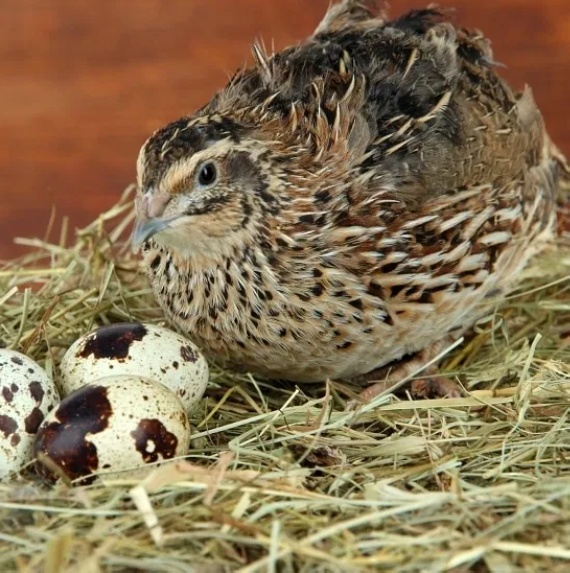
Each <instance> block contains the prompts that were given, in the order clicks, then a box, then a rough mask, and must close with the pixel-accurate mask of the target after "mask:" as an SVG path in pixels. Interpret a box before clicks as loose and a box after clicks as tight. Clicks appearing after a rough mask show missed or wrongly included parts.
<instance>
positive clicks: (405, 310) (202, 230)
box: [133, 0, 568, 400]
mask: <svg viewBox="0 0 570 573" xmlns="http://www.w3.org/2000/svg"><path fill="white" fill-rule="evenodd" d="M253 55H254V60H255V63H254V65H253V66H252V67H251V68H247V69H242V70H240V71H238V72H237V73H236V74H235V75H234V77H233V78H232V79H231V80H230V81H229V83H228V84H227V86H226V87H224V88H223V89H221V90H220V91H218V92H217V93H215V94H214V95H213V97H212V99H211V100H210V101H209V102H208V103H207V104H206V105H205V106H204V107H202V108H201V109H199V110H198V111H197V112H195V113H194V114H193V115H189V116H185V117H182V118H181V119H178V120H176V121H173V122H172V123H169V124H168V125H166V126H164V127H162V128H160V129H158V130H157V131H156V132H155V133H154V134H153V135H152V136H151V137H150V138H149V139H148V140H147V141H146V143H145V144H144V145H143V147H142V149H141V151H140V154H139V157H138V162H137V175H138V192H137V198H136V223H135V228H134V231H133V242H134V244H135V245H142V249H143V252H144V261H145V265H146V268H147V270H148V274H149V277H150V281H151V283H152V287H153V290H154V293H155V296H156V299H157V300H158V303H159V304H160V306H161V307H162V309H163V310H164V312H165V314H166V316H167V317H168V318H169V319H170V320H171V321H172V322H173V323H174V324H175V325H177V326H178V327H179V328H180V329H182V330H183V331H184V332H185V333H186V334H187V335H188V337H189V338H191V339H192V340H193V341H194V342H195V343H196V344H198V345H199V346H200V347H201V348H202V349H203V350H204V352H206V353H207V355H208V356H209V357H210V358H211V359H212V360H214V361H216V362H218V363H220V364H223V365H225V366H226V367H230V368H235V369H240V370H244V369H245V370H247V371H250V372H252V373H254V374H256V375H260V376H262V377H265V378H267V379H273V380H279V379H287V380H291V381H296V382H322V381H325V380H327V379H336V380H349V379H353V380H356V381H358V382H359V383H361V384H362V387H363V388H364V387H365V385H366V384H367V383H368V382H370V383H373V384H372V386H369V387H368V388H366V389H364V390H363V392H362V395H361V396H362V398H363V399H365V400H369V399H370V398H372V397H373V396H375V395H376V394H377V393H378V392H380V391H381V390H382V389H384V388H385V387H386V383H387V381H389V383H390V384H391V383H393V382H395V381H397V380H398V379H399V378H401V377H402V376H405V375H406V374H409V373H410V372H411V370H412V369H413V368H415V367H417V366H421V365H422V364H427V363H429V361H430V360H431V359H432V358H433V357H434V356H435V355H436V354H437V353H438V352H439V351H440V350H441V349H442V348H444V347H445V345H446V344H448V343H449V342H450V341H453V340H454V339H457V337H460V336H461V335H462V334H463V333H464V332H466V331H467V329H469V328H470V327H472V326H473V324H474V323H475V322H476V321H477V320H478V319H479V318H480V317H481V316H483V315H485V314H486V313H489V312H490V311H491V310H492V308H493V305H495V304H496V301H497V298H500V297H501V296H504V295H505V294H506V293H508V292H509V291H511V290H512V289H513V288H514V287H515V286H516V284H517V278H518V277H519V275H520V273H521V270H522V269H523V268H524V267H525V265H526V264H527V262H528V261H529V258H530V257H531V256H532V255H533V254H535V253H537V252H539V251H540V250H541V249H543V248H544V247H545V246H546V245H547V244H548V243H549V241H550V240H551V239H552V237H553V235H554V231H555V216H556V195H557V191H558V188H559V185H560V181H561V180H562V178H563V177H567V173H568V170H567V166H566V163H565V159H564V157H563V156H562V154H561V153H560V152H559V151H558V150H557V148H556V147H555V146H554V144H553V143H552V142H551V140H550V139H549V137H548V134H547V133H546V131H545V128H544V124H543V120H542V117H541V114H540V112H539V110H538V108H537V106H536V104H535V102H534V100H533V96H532V93H531V90H530V89H529V88H528V87H527V88H525V89H524V90H523V91H522V92H520V93H519V92H516V91H514V90H513V89H512V88H511V87H509V85H507V83H506V82H505V81H503V80H502V79H501V78H500V77H499V75H498V74H497V67H498V66H497V65H496V64H495V62H494V60H493V54H492V51H491V48H490V44H489V41H488V40H487V39H486V38H485V37H484V36H483V35H482V34H481V33H480V32H478V31H470V30H467V29H464V28H461V27H458V26H456V25H455V24H454V23H453V22H452V21H451V20H450V19H449V17H448V15H447V14H446V13H444V12H442V11H440V10H438V9H436V8H431V7H430V8H426V9H418V10H414V11H411V12H409V13H406V14H404V15H402V16H400V17H398V18H396V19H392V20H391V19H389V18H388V17H387V16H386V15H385V14H383V13H378V11H377V10H375V7H374V5H373V3H370V2H362V1H355V0H344V1H341V2H340V3H337V4H335V5H333V6H331V7H330V8H329V10H328V12H327V13H326V15H325V16H324V19H323V20H322V22H321V23H320V24H319V25H318V27H317V28H316V30H315V32H314V34H313V35H312V36H310V37H309V38H308V39H306V40H305V41H304V42H302V43H301V44H299V45H296V46H293V47H290V48H287V49H285V50H283V51H281V52H278V53H274V54H267V53H266V52H265V51H264V50H263V49H262V48H261V47H260V46H258V45H255V46H254V48H253ZM417 392H418V394H420V395H422V392H426V393H435V394H436V395H446V394H451V395H453V394H455V393H456V389H455V388H454V387H453V385H452V384H451V383H450V382H449V381H448V380H446V379H439V380H437V378H436V379H435V381H434V382H433V383H432V384H431V385H430V384H428V383H424V384H423V386H421V387H419V388H417Z"/></svg>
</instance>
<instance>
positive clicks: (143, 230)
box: [131, 217, 174, 252]
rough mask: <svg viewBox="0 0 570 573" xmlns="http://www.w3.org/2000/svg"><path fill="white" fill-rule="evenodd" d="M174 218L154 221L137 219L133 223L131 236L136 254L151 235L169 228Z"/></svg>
mask: <svg viewBox="0 0 570 573" xmlns="http://www.w3.org/2000/svg"><path fill="white" fill-rule="evenodd" d="M173 219H174V217H164V218H161V217H158V218H154V219H139V220H137V221H136V222H135V227H134V229H133V234H132V235H131V244H132V246H133V250H134V251H135V252H136V251H138V250H139V248H140V246H141V245H142V244H143V243H144V242H145V241H146V240H147V239H150V238H151V237H152V236H153V235H156V234H157V233H160V231H163V230H164V229H166V228H168V227H169V226H170V223H171V222H172V220H173Z"/></svg>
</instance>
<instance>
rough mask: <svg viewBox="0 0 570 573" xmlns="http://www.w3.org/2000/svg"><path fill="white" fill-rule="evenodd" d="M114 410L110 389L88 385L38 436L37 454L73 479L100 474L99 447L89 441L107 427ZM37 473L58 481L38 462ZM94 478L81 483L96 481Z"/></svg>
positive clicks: (71, 397)
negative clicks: (44, 457)
mask: <svg viewBox="0 0 570 573" xmlns="http://www.w3.org/2000/svg"><path fill="white" fill-rule="evenodd" d="M112 413H113V408H112V406H111V404H110V402H109V400H108V398H107V388H105V387H104V386H96V385H91V384H88V385H86V386H83V387H82V388H80V389H79V390H77V391H75V392H73V393H72V394H70V395H69V396H68V397H67V398H65V399H64V400H63V401H62V402H61V404H60V405H59V406H58V408H57V410H56V411H55V418H56V419H55V421H53V422H50V423H49V424H47V425H46V426H44V427H43V428H40V431H39V432H38V433H37V435H36V440H35V442H34V454H35V456H36V457H37V456H38V454H43V455H44V456H46V457H47V458H48V459H49V460H50V461H51V462H53V463H54V464H55V465H56V466H58V467H59V468H61V470H62V472H63V473H64V474H65V475H66V476H67V477H69V479H72V480H73V479H77V478H80V477H83V476H86V475H89V474H92V473H93V472H95V471H97V468H98V466H99V459H98V457H97V448H96V447H95V445H94V444H92V443H91V442H90V441H88V440H87V439H86V436H87V435H88V434H97V433H98V432H102V431H103V430H105V428H107V426H108V422H109V418H110V417H111V415H112ZM36 470H37V472H38V473H39V474H40V475H41V476H43V477H44V478H46V479H48V480H49V481H55V479H56V477H57V476H54V475H53V474H52V473H51V472H50V471H49V470H48V468H47V467H46V466H44V465H43V464H42V463H41V461H40V460H39V459H38V461H37V462H36ZM94 479H95V477H94V476H91V477H89V478H86V479H84V480H81V483H83V484H88V483H92V482H93V481H94Z"/></svg>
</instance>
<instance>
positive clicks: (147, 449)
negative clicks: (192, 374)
mask: <svg viewBox="0 0 570 573" xmlns="http://www.w3.org/2000/svg"><path fill="white" fill-rule="evenodd" d="M189 444H190V423H189V421H188V417H187V415H186V412H185V408H184V406H183V404H182V402H181V401H180V399H179V398H178V397H177V396H176V395H175V394H174V392H172V391H171V390H169V389H168V388H167V387H166V386H163V385H162V384H159V383H157V382H153V381H151V380H148V379H145V378H140V377H136V376H127V375H125V376H114V377H107V378H104V379H102V380H98V381H96V382H93V383H91V384H87V385H85V386H82V387H81V388H79V389H78V390H76V391H75V392H72V393H71V394H70V395H69V396H67V397H66V398H64V399H63V401H62V402H61V404H60V405H59V406H58V407H57V408H55V409H54V410H53V411H52V412H51V413H50V415H49V416H48V417H47V418H46V419H45V421H44V423H43V424H42V425H41V427H40V429H39V430H38V433H37V436H36V440H35V442H34V453H35V456H36V460H37V461H36V469H37V471H38V473H39V474H40V475H42V476H43V477H45V478H46V479H48V480H49V481H55V480H56V479H57V477H61V476H66V478H67V479H68V480H71V481H73V480H78V482H79V483H81V484H86V483H91V482H93V481H94V480H95V479H96V477H97V475H104V476H107V477H113V478H114V477H138V476H141V475H143V474H144V473H146V471H148V466H147V464H153V463H154V462H157V463H160V462H164V461H165V460H170V459H172V458H175V457H178V456H183V455H185V454H187V452H188V447H189ZM118 472H121V473H118Z"/></svg>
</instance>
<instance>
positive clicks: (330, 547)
mask: <svg viewBox="0 0 570 573" xmlns="http://www.w3.org/2000/svg"><path fill="white" fill-rule="evenodd" d="M131 202H132V190H128V191H127V192H126V193H125V195H124V196H123V197H122V199H121V200H120V202H119V203H118V205H116V206H115V207H114V208H113V209H111V210H110V211H109V212H108V213H105V214H104V215H102V216H101V217H99V218H98V219H97V220H96V221H95V222H94V223H92V224H91V225H89V226H88V227H87V228H85V229H83V230H81V231H78V232H77V234H76V238H75V239H74V241H73V244H71V245H70V246H67V245H66V236H67V235H68V232H67V225H66V224H64V225H63V230H62V233H61V237H60V239H59V240H58V241H56V242H48V241H47V240H31V241H30V240H27V241H23V240H19V241H18V242H19V243H22V244H26V245H28V246H30V247H31V253H30V254H29V255H27V256H25V257H23V258H21V259H19V260H15V261H12V262H7V263H5V264H3V265H2V266H1V267H0V340H1V341H2V342H3V343H4V344H5V345H6V346H8V347H10V348H15V349H19V350H21V351H23V352H25V353H27V354H28V355H30V356H31V357H32V358H34V359H36V360H38V361H39V362H40V363H41V364H43V365H45V366H46V368H47V369H48V371H50V372H52V373H54V374H55V378H56V380H57V365H58V361H59V360H60V358H61V356H62V354H63V352H64V351H65V349H66V348H67V347H68V346H69V345H70V344H71V343H72V342H73V340H75V339H76V338H77V337H78V336H79V335H81V334H84V333H85V332H87V331H89V330H90V329H91V328H93V327H94V326H96V325H99V324H104V323H110V322H115V321H120V320H143V321H160V320H161V315H160V313H159V312H158V311H157V307H156V304H155V302H154V301H153V298H152V296H151V293H150V291H149V289H148V285H147V282H146V279H145V277H144V274H143V273H142V272H141V268H140V262H139V259H138V257H135V256H133V255H132V254H131V253H130V252H129V250H128V248H127V247H126V246H119V247H117V244H119V245H121V244H122V243H121V241H122V240H123V239H124V237H125V232H126V230H127V229H128V227H129V226H130V223H131V215H130V213H131V209H132V203H131ZM569 268H570V247H569V245H568V244H567V243H565V241H564V240H563V239H561V240H560V241H559V244H558V245H557V246H556V247H553V248H552V249H551V250H550V251H549V252H547V253H545V254H544V255H542V256H540V257H539V258H537V259H536V260H535V261H534V262H533V264H532V266H531V267H530V268H529V269H528V270H527V271H526V273H525V277H524V280H523V282H522V284H521V287H520V289H519V290H518V291H517V292H516V293H514V294H513V295H511V296H510V297H509V299H508V300H507V301H506V302H505V303H503V304H502V305H501V306H500V307H499V308H498V309H497V311H496V313H495V314H494V315H493V316H492V317H489V318H488V319H486V320H482V321H480V323H479V324H478V325H477V327H476V328H475V331H474V334H473V335H472V336H471V337H470V339H469V340H466V341H465V342H464V343H463V344H461V345H459V346H457V347H456V348H454V349H451V350H450V351H449V352H448V353H447V354H446V357H445V359H444V361H443V365H444V369H446V370H447V371H448V373H449V374H450V376H457V377H458V379H459V380H460V381H461V382H462V384H463V385H464V387H465V388H466V389H467V390H468V391H469V394H468V396H467V397H465V398H458V399H449V400H418V401H409V400H405V399H404V400H402V399H398V398H396V397H394V396H393V395H391V394H386V395H382V396H379V397H378V398H377V399H375V401H374V403H373V404H370V405H367V406H365V407H362V408H361V409H359V410H357V411H356V412H346V411H345V410H344V407H345V405H346V402H347V400H348V399H349V398H350V397H351V396H352V395H353V394H354V393H356V392H357V391H358V388H356V387H353V386H350V385H348V384H344V383H340V382H330V383H328V384H327V385H326V388H323V387H318V386H316V387H302V388H298V387H295V386H294V385H282V386H279V387H275V386H273V385H271V384H270V383H268V382H266V381H262V380H256V379H254V378H253V377H251V376H246V375H236V374H233V373H231V372H224V371H221V370H219V369H216V368H213V369H212V379H211V384H210V386H209V389H208V392H207V397H206V398H205V399H204V400H203V401H202V403H201V404H200V406H199V408H198V409H197V411H196V412H195V415H194V417H193V439H192V449H191V451H190V452H189V455H188V456H187V458H185V459H184V460H178V461H176V462H174V463H171V464H169V465H166V466H162V467H160V468H158V469H155V470H153V472H152V473H151V474H150V475H149V476H148V477H147V478H146V479H145V480H143V481H141V482H135V481H129V480H126V479H125V480H121V479H115V480H113V481H107V482H105V483H101V482H99V483H95V484H93V485H90V486H88V487H69V486H67V485H65V484H60V485H57V486H55V487H53V488H47V487H45V486H44V485H43V484H41V483H40V482H39V481H38V480H37V479H36V478H35V477H34V475H33V473H32V472H29V473H28V474H26V476H25V477H23V478H19V479H18V480H15V481H12V482H9V483H3V484H1V485H0V571H3V572H4V571H6V572H8V571H14V570H16V571H49V572H52V571H53V572H58V571H62V572H63V571H85V572H96V571H180V572H192V571H194V572H200V573H202V572H222V571H234V570H239V571H243V572H254V571H275V572H277V571H283V572H289V571H291V572H292V571H301V572H319V571H330V572H336V571H378V570H386V571H402V572H408V571H409V572H415V571H426V572H431V571H433V572H437V571H455V572H463V571H477V572H486V571H489V572H493V573H494V572H505V571H548V572H550V573H552V572H555V571H560V572H562V571H567V570H568V568H569V567H570V564H569V563H568V560H570V542H569V540H570V420H569V413H570V409H569V404H570V344H569V341H570V297H569V295H568V291H569V289H570V280H569V278H570V277H569Z"/></svg>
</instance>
